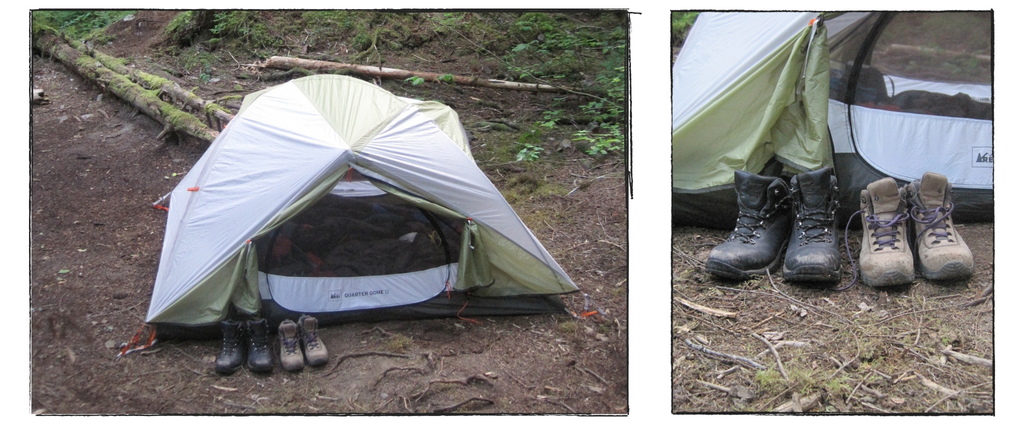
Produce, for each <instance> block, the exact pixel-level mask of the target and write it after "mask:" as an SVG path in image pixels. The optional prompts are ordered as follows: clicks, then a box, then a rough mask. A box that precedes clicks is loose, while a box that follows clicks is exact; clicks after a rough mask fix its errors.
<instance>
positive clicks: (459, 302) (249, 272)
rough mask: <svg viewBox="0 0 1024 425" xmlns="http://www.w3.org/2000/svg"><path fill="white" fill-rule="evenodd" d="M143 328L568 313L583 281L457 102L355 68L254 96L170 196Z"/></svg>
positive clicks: (162, 329)
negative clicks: (256, 319) (515, 202)
mask: <svg viewBox="0 0 1024 425" xmlns="http://www.w3.org/2000/svg"><path fill="white" fill-rule="evenodd" d="M169 200H170V207H169V212H168V218H167V227H166V232H165V235H164V242H163V250H162V253H161V255H160V264H159V268H158V271H157V276H156V281H155V284H154V287H153V295H152V300H151V302H150V305H149V311H148V313H147V315H146V322H147V323H148V324H150V325H154V326H155V327H156V329H157V330H158V332H160V333H161V334H164V335H166V334H176V333H180V332H184V333H186V334H188V333H193V334H194V333H197V332H201V331H202V330H206V331H209V330H210V329H213V328H215V326H213V325H216V324H217V323H218V322H219V321H221V320H223V319H224V318H225V317H226V316H227V315H228V314H229V310H230V309H234V310H236V311H238V312H241V313H248V314H252V313H256V312H262V314H263V315H264V317H267V318H268V320H269V321H270V322H271V323H276V322H279V321H280V320H283V319H284V318H293V319H294V318H295V317H298V315H299V314H311V315H314V316H316V317H318V318H319V319H320V322H321V323H322V324H330V323H338V322H343V321H353V320H371V319H372V320H386V319H397V318H417V317H442V316H456V315H463V316H471V315H500V314H525V313H541V312H562V311H563V310H564V305H562V303H561V300H560V298H559V297H558V296H557V295H558V294H564V293H569V292H574V291H577V287H576V286H575V284H574V283H573V282H572V279H570V278H569V276H568V275H567V274H566V273H565V272H564V271H563V270H562V269H561V268H560V267H559V265H558V264H557V263H556V262H555V260H554V259H553V258H552V257H551V255H550V254H549V253H548V252H547V250H545V249H544V247H543V246H542V245H541V243H540V242H539V241H538V240H537V239H536V237H534V235H533V234H532V233H531V232H530V230H529V229H527V227H526V226H525V225H524V224H523V222H522V221H521V220H520V219H519V217H518V216H517V215H516V214H515V212H514V211H513V210H512V208H511V207H510V206H509V204H508V203H507V202H506V201H505V200H504V198H503V197H502V196H501V194H500V193H499V192H498V190H497V189H496V188H495V187H494V186H493V184H492V183H491V182H490V180H488V178H487V177H486V176H485V175H484V174H483V172H481V171H480V169H479V168H477V166H476V163H475V162H474V160H473V157H472V154H471V152H470V150H469V145H468V143H467V141H466V135H465V131H464V130H463V128H462V125H461V123H460V122H459V119H458V116H457V115H456V113H455V112H454V111H452V110H451V109H450V108H448V107H447V106H444V105H442V104H439V103H436V102H423V101H417V100H413V99H406V98H401V97H398V96H395V95H393V94H391V93H389V92H387V91H385V90H383V89H381V88H379V87H377V86H375V85H373V84H370V83H367V82H364V81H361V80H358V79H355V78H350V77H343V76H332V75H318V76H311V77H305V78H300V79H297V80H293V81H290V82H288V83H285V84H281V85H278V86H275V87H271V88H268V89H265V90H263V91H260V92H256V93H253V94H250V95H248V96H246V98H245V99H244V101H243V103H242V107H241V109H240V111H239V113H238V115H236V117H235V118H234V119H233V120H232V121H231V123H230V124H229V125H228V126H227V127H226V128H225V129H224V131H223V132H221V134H220V135H219V136H218V137H217V139H216V140H214V141H213V143H212V144H211V145H210V147H209V148H208V149H207V151H206V152H205V154H204V155H203V156H202V157H201V158H200V159H199V161H198V162H197V163H196V164H195V166H193V168H192V169H191V171H189V173H188V174H187V175H185V176H184V178H183V179H182V181H181V182H180V183H179V184H178V185H177V186H176V187H175V189H174V190H173V191H172V192H171V194H170V197H169Z"/></svg>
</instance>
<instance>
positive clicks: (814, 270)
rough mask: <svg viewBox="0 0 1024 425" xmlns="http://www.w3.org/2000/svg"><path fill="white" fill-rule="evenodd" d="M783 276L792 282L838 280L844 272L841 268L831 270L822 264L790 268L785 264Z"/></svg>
mask: <svg viewBox="0 0 1024 425" xmlns="http://www.w3.org/2000/svg"><path fill="white" fill-rule="evenodd" d="M782 277H784V278H786V280H787V281H791V282H838V281H839V279H840V277H842V274H840V273H839V269H835V270H829V269H827V268H825V267H822V266H803V267H797V268H796V269H794V270H790V269H788V268H787V267H786V266H785V265H783V266H782Z"/></svg>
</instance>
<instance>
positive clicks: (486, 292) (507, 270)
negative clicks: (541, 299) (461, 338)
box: [474, 225, 579, 297]
mask: <svg viewBox="0 0 1024 425" xmlns="http://www.w3.org/2000/svg"><path fill="white" fill-rule="evenodd" d="M478 229H479V230H480V235H481V239H482V240H483V241H484V244H485V245H486V247H487V257H488V259H489V260H490V273H491V277H492V279H493V280H494V283H493V284H491V285H490V286H488V287H485V288H481V289H478V290H476V291H474V293H475V294H477V295H479V296H483V297H495V296H513V295H524V294H565V293H569V292H575V291H578V290H579V288H577V287H576V284H575V283H573V282H572V280H571V279H569V277H568V276H567V275H566V274H565V272H564V271H563V270H562V269H561V268H560V267H557V264H556V267H550V266H549V265H548V264H545V263H544V262H543V261H541V260H540V259H538V258H536V257H534V256H532V255H530V254H529V253H527V252H525V251H523V250H522V249H521V248H520V247H519V246H518V245H516V244H514V243H513V242H512V241H510V240H508V239H506V238H504V237H502V236H501V234H499V233H498V232H497V231H496V230H494V229H491V228H489V227H488V226H486V225H478Z"/></svg>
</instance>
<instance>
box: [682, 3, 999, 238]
mask: <svg viewBox="0 0 1024 425" xmlns="http://www.w3.org/2000/svg"><path fill="white" fill-rule="evenodd" d="M991 55H992V13H991V11H981V12H960V11H958V12H844V13H826V14H819V13H815V12H779V13H767V12H732V13H716V12H706V13H701V14H700V16H699V17H698V19H697V21H696V22H695V23H694V26H693V28H692V29H691V31H690V33H689V35H688V37H687V39H686V42H685V44H684V45H683V47H682V50H681V51H680V53H679V55H678V56H677V59H676V61H675V63H674V64H673V70H672V108H673V116H672V118H673V122H672V124H673V127H672V129H673V132H672V149H673V157H672V166H673V170H672V192H673V194H672V198H673V221H674V222H675V223H677V224H682V225H697V226H706V227H717V228H732V226H733V225H734V224H735V218H736V215H737V204H736V194H735V191H734V189H733V172H734V170H744V171H747V172H751V173H758V174H762V175H775V176H779V175H781V176H785V175H791V174H795V173H799V172H804V171H809V170H814V169H818V168H821V167H824V166H832V167H833V170H834V172H835V174H836V178H837V180H838V184H839V194H840V198H841V199H840V216H841V217H848V216H849V215H850V214H852V213H853V212H854V211H856V210H857V209H858V208H859V201H858V197H859V194H860V190H861V189H863V188H864V187H866V186H867V185H868V184H869V183H871V182H872V181H875V180H877V179H880V178H883V177H892V178H894V179H896V180H897V182H900V183H902V184H905V183H907V182H909V181H912V180H914V179H917V178H920V177H921V176H922V175H923V174H924V173H925V172H926V171H931V172H937V173H940V174H943V175H945V176H946V177H947V178H948V179H949V181H950V183H951V184H952V185H953V198H954V203H955V205H956V207H955V211H954V212H953V214H954V217H956V219H957V220H958V221H991V220H992V218H993V205H994V204H993V175H992V170H993V155H992V147H993V146H992V116H993V114H992V111H993V109H992V68H991V63H992V58H991Z"/></svg>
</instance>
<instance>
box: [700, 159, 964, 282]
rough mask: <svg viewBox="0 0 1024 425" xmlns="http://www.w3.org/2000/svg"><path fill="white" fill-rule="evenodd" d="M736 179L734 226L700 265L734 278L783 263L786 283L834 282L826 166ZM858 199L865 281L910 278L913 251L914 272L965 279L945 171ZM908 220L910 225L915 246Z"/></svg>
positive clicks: (835, 242) (834, 199) (881, 183)
mask: <svg viewBox="0 0 1024 425" xmlns="http://www.w3.org/2000/svg"><path fill="white" fill-rule="evenodd" d="M735 177H736V182H735V184H736V192H737V198H738V202H739V210H740V211H739V217H738V218H737V220H736V228H735V229H734V230H733V232H732V234H731V235H730V236H729V238H728V239H727V240H726V241H725V242H724V243H722V244H721V245H718V246H717V247H715V248H714V249H712V250H711V254H710V256H709V258H708V261H707V263H706V266H705V268H706V270H707V271H708V272H710V273H711V274H713V275H716V276H719V277H723V278H728V279H737V280H740V279H748V278H750V277H752V276H753V275H758V274H766V273H768V271H769V270H774V269H775V268H777V267H778V266H779V265H780V263H782V266H783V271H782V274H783V277H785V278H786V280H789V281H804V282H806V281H820V282H838V281H839V280H840V278H841V273H840V267H841V259H840V254H839V238H838V237H837V236H838V235H837V234H836V223H835V214H836V209H837V208H838V207H839V202H838V198H839V187H838V185H837V184H836V178H835V176H833V175H832V170H831V169H830V168H828V167H826V168H822V169H820V170H817V171H812V172H808V173H803V174H798V175H796V176H793V178H792V180H791V182H790V184H789V185H787V184H786V181H785V180H783V179H781V178H777V177H764V176H759V175H756V174H751V173H747V172H744V171H736V175H735ZM860 201H861V210H860V211H858V212H857V213H855V214H858V213H859V214H862V216H861V217H862V224H863V229H864V237H863V239H862V242H861V255H860V270H861V275H862V277H863V280H864V283H865V284H867V285H868V286H889V285H901V284H906V283H910V282H911V281H913V280H914V271H915V256H916V259H917V261H916V269H917V270H919V271H920V272H921V274H922V275H923V276H924V277H925V278H927V279H932V280H952V279H964V278H967V277H970V275H971V273H972V272H973V269H974V260H973V256H972V255H971V251H970V249H969V248H968V247H967V245H966V244H965V243H964V242H963V240H962V239H961V238H960V235H959V233H957V231H956V229H955V228H954V227H953V221H952V218H951V214H952V212H953V201H952V185H950V184H949V182H948V181H947V179H946V177H945V176H943V175H941V174H936V173H925V175H924V176H923V177H922V178H921V179H920V180H915V181H913V182H911V183H910V184H907V185H905V186H903V187H902V188H899V187H897V184H896V181H895V180H894V179H892V178H884V179H881V180H878V181H875V182H873V183H871V184H869V185H868V187H867V188H866V189H864V190H862V191H861V200H860ZM908 219H910V220H913V222H914V225H913V231H914V234H915V235H916V237H915V242H914V248H913V249H912V248H911V244H910V243H908V241H909V237H910V233H909V230H910V228H909V226H908V223H907V220H908ZM851 220H852V217H851ZM787 242H788V243H787ZM783 253H785V257H783ZM915 254H916V255H915ZM783 258H784V260H783ZM854 282H856V280H855V281H854Z"/></svg>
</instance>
